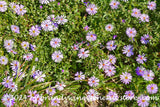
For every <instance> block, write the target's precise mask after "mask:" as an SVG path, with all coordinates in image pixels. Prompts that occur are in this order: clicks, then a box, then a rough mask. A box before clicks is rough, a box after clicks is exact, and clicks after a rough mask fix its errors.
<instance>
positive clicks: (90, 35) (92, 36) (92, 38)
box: [86, 31, 97, 42]
mask: <svg viewBox="0 0 160 107" xmlns="http://www.w3.org/2000/svg"><path fill="white" fill-rule="evenodd" d="M86 39H87V40H88V41H90V42H91V41H95V40H96V39H97V35H96V34H94V33H93V32H92V31H90V32H88V33H87V36H86Z"/></svg>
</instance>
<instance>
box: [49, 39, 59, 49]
mask: <svg viewBox="0 0 160 107" xmlns="http://www.w3.org/2000/svg"><path fill="white" fill-rule="evenodd" d="M60 44H61V39H59V38H53V39H52V40H51V41H50V45H51V46H52V47H53V48H57V47H60Z"/></svg>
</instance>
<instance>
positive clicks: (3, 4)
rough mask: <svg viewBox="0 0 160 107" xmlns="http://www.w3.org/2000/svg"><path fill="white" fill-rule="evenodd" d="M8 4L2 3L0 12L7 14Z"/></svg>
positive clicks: (0, 3) (0, 2)
mask: <svg viewBox="0 0 160 107" xmlns="http://www.w3.org/2000/svg"><path fill="white" fill-rule="evenodd" d="M7 7H8V6H7V3H6V2H5V1H0V12H5V11H6V10H7Z"/></svg>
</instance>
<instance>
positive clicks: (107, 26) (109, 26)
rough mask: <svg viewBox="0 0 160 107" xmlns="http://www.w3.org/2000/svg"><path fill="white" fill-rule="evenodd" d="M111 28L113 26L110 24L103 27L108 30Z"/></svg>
mask: <svg viewBox="0 0 160 107" xmlns="http://www.w3.org/2000/svg"><path fill="white" fill-rule="evenodd" d="M113 28H114V26H113V25H112V24H108V25H106V26H105V29H106V30H107V31H110V32H111V31H112V30H113Z"/></svg>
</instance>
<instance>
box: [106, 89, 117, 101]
mask: <svg viewBox="0 0 160 107" xmlns="http://www.w3.org/2000/svg"><path fill="white" fill-rule="evenodd" d="M118 98H119V97H118V94H117V93H116V92H113V91H109V93H108V94H107V96H106V99H107V100H109V101H110V102H116V101H118Z"/></svg>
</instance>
